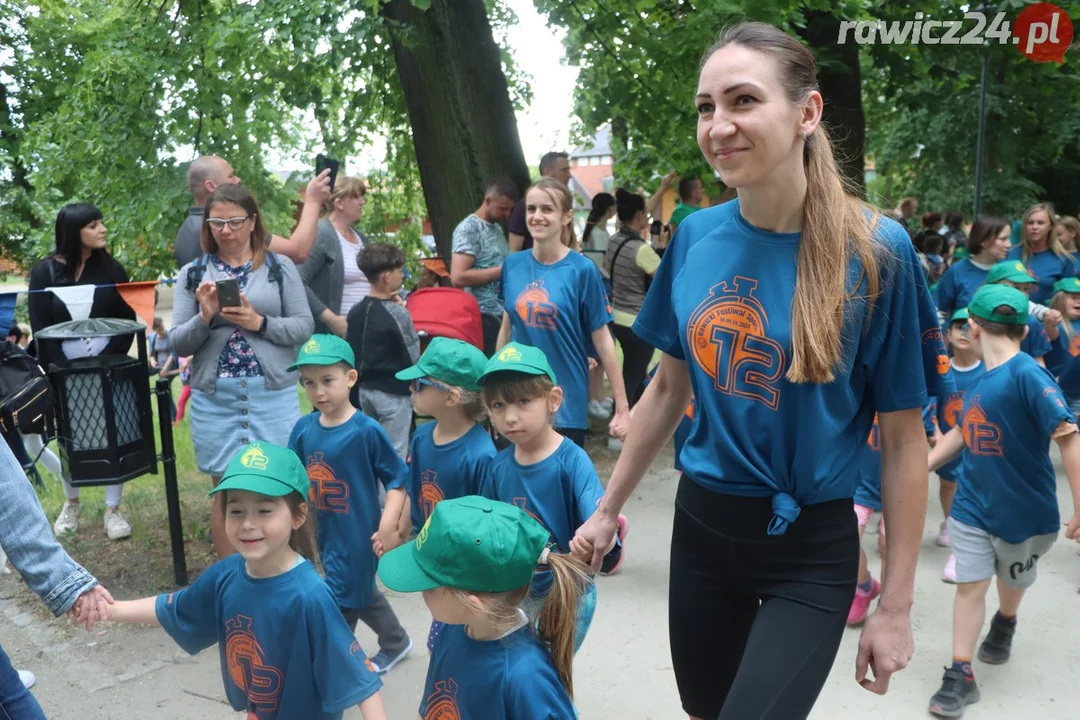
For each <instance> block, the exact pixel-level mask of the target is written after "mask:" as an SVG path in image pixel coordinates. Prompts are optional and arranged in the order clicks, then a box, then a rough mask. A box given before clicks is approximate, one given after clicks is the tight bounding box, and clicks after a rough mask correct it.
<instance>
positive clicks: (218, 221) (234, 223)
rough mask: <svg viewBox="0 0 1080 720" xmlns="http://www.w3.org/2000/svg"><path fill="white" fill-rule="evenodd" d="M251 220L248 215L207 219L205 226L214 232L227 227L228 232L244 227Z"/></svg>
mask: <svg viewBox="0 0 1080 720" xmlns="http://www.w3.org/2000/svg"><path fill="white" fill-rule="evenodd" d="M250 219H251V216H250V215H245V216H244V217H231V218H207V219H206V224H207V225H209V226H210V229H211V230H212V231H214V232H221V231H222V230H224V229H225V226H226V225H228V226H229V229H230V230H234V231H235V230H239V229H240V228H242V227H244V223H246V222H247V221H248V220H250Z"/></svg>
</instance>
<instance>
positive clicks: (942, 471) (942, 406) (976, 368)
mask: <svg viewBox="0 0 1080 720" xmlns="http://www.w3.org/2000/svg"><path fill="white" fill-rule="evenodd" d="M985 372H986V366H985V365H983V363H982V361H981V360H980V361H979V362H977V363H975V365H973V366H972V367H968V368H961V367H957V365H956V362H955V361H954V362H953V364H952V377H953V382H955V383H956V391H955V392H951V393H949V394H948V395H946V396H945V399H944V400H940V399H939V400H938V401H937V402H936V404H935V406H934V410H935V414H934V416H935V417H936V418H937V426H938V429H939V430H940V431H941V434H942V435H944V434H945V433H947V432H949V431H950V430H952V429H953V428H954V427H956V424H957V423H958V422H960V415H961V413H962V412H963V410H964V397H965V396H966V395H967V391H968V390H969V389H970V388H971V387H972V386H973V385H974V384H975V382H976V381H977V380H978V379H979V378H981V377H982V376H983V373H985ZM962 462H963V458H962V457H957V458H954V459H953V460H950V461H949V462H948V463H946V464H945V465H942V466H941V467H940V468H938V471H937V474H938V477H940V478H942V479H943V480H950V481H952V482H956V479H957V477H958V476H959V475H960V466H961V463H962Z"/></svg>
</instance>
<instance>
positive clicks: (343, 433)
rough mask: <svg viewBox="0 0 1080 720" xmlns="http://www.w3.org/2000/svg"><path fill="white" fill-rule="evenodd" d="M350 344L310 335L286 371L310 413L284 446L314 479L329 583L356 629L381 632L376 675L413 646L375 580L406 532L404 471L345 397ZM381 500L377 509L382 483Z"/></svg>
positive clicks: (384, 439)
mask: <svg viewBox="0 0 1080 720" xmlns="http://www.w3.org/2000/svg"><path fill="white" fill-rule="evenodd" d="M355 363H356V359H355V356H354V355H353V350H352V347H351V346H350V345H349V343H348V342H346V341H345V340H343V339H342V338H340V337H338V336H336V335H313V336H312V337H311V339H310V340H308V341H307V342H306V343H304V345H302V346H301V348H300V354H299V357H298V358H297V360H296V362H295V363H294V364H293V365H292V367H290V368H289V370H290V371H292V370H296V369H299V370H300V378H301V383H302V384H303V386H304V391H305V392H306V393H307V396H308V400H310V401H311V404H312V406H314V408H315V412H313V413H311V414H309V415H305V416H304V417H302V418H300V421H299V422H297V423H296V427H294V428H293V431H292V436H291V437H290V438H289V448H290V449H291V450H292V451H293V452H295V453H296V456H297V457H299V458H300V461H301V462H302V463H303V464H304V465H305V466H306V468H307V473H308V476H309V477H310V478H311V504H312V505H313V506H314V509H315V516H316V518H317V520H318V541H319V554H320V555H321V556H322V566H323V571H324V572H325V573H326V582H327V584H328V585H329V586H330V589H331V590H333V591H334V597H335V598H337V604H338V608H339V609H340V611H341V614H342V615H343V616H344V617H345V621H346V622H347V623H348V625H349V627H350V628H352V629H353V630H355V629H356V624H357V622H358V621H359V620H363V621H364V623H365V624H366V625H368V626H369V627H370V628H371V629H372V630H374V631H375V633H376V634H377V635H378V636H379V652H378V653H377V654H375V655H374V656H373V657H371V658H369V660H370V661H371V665H372V667H374V668H375V671H376V672H378V673H379V674H380V675H382V674H383V673H386V672H389V671H390V669H392V668H393V667H394V666H395V665H397V664H398V663H399V662H401V661H402V660H403V659H404V658H405V656H406V655H408V654H409V651H411V650H412V640H410V639H409V634H408V633H407V632H406V631H405V628H404V627H402V625H401V622H400V621H399V620H398V617H397V615H396V614H395V613H394V610H393V608H391V607H390V603H389V602H388V601H387V599H386V596H385V595H383V594H382V593H381V592H380V591H379V589H378V587H376V585H375V566H376V564H377V556H378V555H381V554H382V553H383V552H385V551H386V550H389V549H390V548H393V547H397V546H398V545H400V544H401V542H402V540H404V537H405V536H406V535H407V534H408V517H409V509H408V496H407V482H408V468H407V467H406V466H405V461H404V460H402V459H401V456H400V455H399V454H398V452H397V450H396V449H395V447H394V444H393V442H392V441H391V440H390V437H389V436H388V435H387V434H386V431H385V430H383V428H382V426H381V425H380V424H379V423H378V422H377V421H376V420H374V419H372V418H370V417H368V416H367V415H365V414H364V413H362V412H358V411H357V410H356V408H355V407H353V405H352V403H351V402H349V392H350V391H351V390H352V387H353V386H354V385H355V384H356V370H355V369H354V365H355ZM380 486H382V487H383V488H385V490H386V505H385V507H384V508H383V509H382V511H381V512H380V510H379V487H380Z"/></svg>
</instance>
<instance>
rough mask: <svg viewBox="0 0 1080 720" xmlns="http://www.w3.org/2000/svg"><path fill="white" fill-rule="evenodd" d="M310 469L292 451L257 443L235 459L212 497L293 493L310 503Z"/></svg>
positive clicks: (246, 448)
mask: <svg viewBox="0 0 1080 720" xmlns="http://www.w3.org/2000/svg"><path fill="white" fill-rule="evenodd" d="M309 483H310V481H309V480H308V474H307V469H306V468H305V467H304V463H302V462H300V458H299V457H298V456H297V454H296V453H294V452H293V451H292V450H289V449H288V448H283V447H281V446H280V445H274V444H272V443H268V442H254V443H251V444H250V445H247V446H246V447H243V448H241V449H240V452H238V453H236V455H234V456H233V459H232V460H230V461H229V465H228V467H227V468H225V474H224V475H222V476H221V482H220V483H218V485H217V487H215V488H214V489H213V490H211V491H210V494H211V495H213V494H214V493H219V492H221V491H222V490H247V491H249V492H253V493H259V494H260V495H269V496H271V497H282V496H284V495H288V494H289V493H291V492H297V493H300V495H301V496H302V497H303V498H304V499H307V496H308V487H309Z"/></svg>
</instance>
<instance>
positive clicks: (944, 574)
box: [941, 553, 956, 585]
mask: <svg viewBox="0 0 1080 720" xmlns="http://www.w3.org/2000/svg"><path fill="white" fill-rule="evenodd" d="M941 580H942V581H943V582H947V583H950V584H952V585H955V584H956V556H955V555H953V554H952V553H949V559H948V560H946V561H945V569H944V570H942V571H941Z"/></svg>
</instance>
